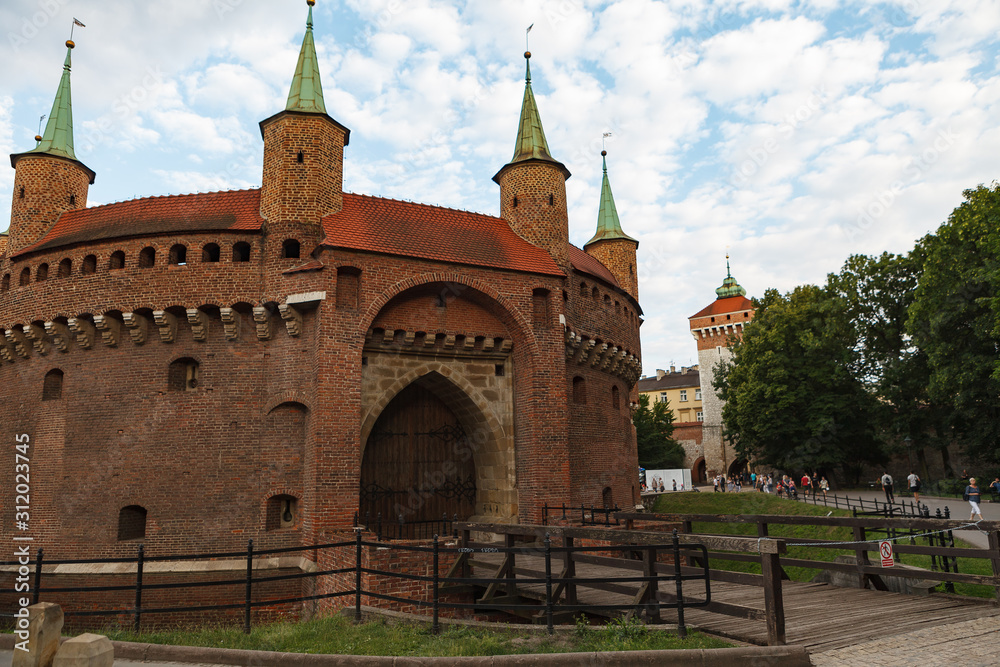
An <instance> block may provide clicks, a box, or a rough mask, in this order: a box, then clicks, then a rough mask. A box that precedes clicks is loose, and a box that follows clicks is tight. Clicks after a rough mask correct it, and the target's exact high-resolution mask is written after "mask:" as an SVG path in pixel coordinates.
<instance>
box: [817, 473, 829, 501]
mask: <svg viewBox="0 0 1000 667" xmlns="http://www.w3.org/2000/svg"><path fill="white" fill-rule="evenodd" d="M819 488H821V489H822V490H823V498H824V499H826V492H827V491H829V490H830V482H828V481H826V477H824V478H823V479H821V480H819Z"/></svg>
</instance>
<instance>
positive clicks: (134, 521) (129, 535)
mask: <svg viewBox="0 0 1000 667" xmlns="http://www.w3.org/2000/svg"><path fill="white" fill-rule="evenodd" d="M144 537H146V508H145V507H140V506H139V505H129V506H128V507H123V508H122V509H121V511H120V512H118V541H119V542H126V541H128V540H141V539H143V538H144Z"/></svg>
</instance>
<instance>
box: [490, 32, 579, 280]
mask: <svg viewBox="0 0 1000 667" xmlns="http://www.w3.org/2000/svg"><path fill="white" fill-rule="evenodd" d="M524 58H525V63H526V65H525V71H526V73H525V83H524V101H523V102H522V104H521V121H520V123H519V125H518V128H517V142H516V143H515V145H514V157H513V158H511V160H510V162H508V163H507V164H506V165H504V167H503V168H502V169H501V170H500V171H498V172H497V174H496V176H494V177H493V180H494V181H496V182H497V184H499V185H500V217H502V218H504V219H505V220H506V221H507V222H508V223H510V226H511V228H512V229H513V230H514V232H515V233H517V234H518V236H520V237H521V238H523V239H524V240H526V241H528V242H529V243H532V244H534V245H536V246H539V247H541V248H545V249H546V250H548V251H549V254H551V255H552V258H553V259H554V260H555V261H556V264H558V265H559V266H561V267H563V268H564V269H566V270H567V271H569V268H570V262H569V215H568V213H567V207H566V179H568V178H569V177H570V173H569V170H568V169H567V168H566V166H565V165H563V163H561V162H559V161H558V160H556V159H555V158H553V157H552V155H551V154H550V153H549V145H548V142H547V141H546V140H545V131H544V130H543V129H542V120H541V118H540V117H539V115H538V107H537V105H536V104H535V94H534V93H533V92H532V90H531V63H530V60H529V59H530V58H531V52H530V51H526V52H525V54H524Z"/></svg>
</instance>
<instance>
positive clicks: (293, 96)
mask: <svg viewBox="0 0 1000 667" xmlns="http://www.w3.org/2000/svg"><path fill="white" fill-rule="evenodd" d="M307 2H308V3H309V20H308V21H307V22H306V34H305V37H303V38H302V50H301V51H299V63H298V65H297V66H296V67H295V77H294V78H293V79H292V89H291V90H290V91H289V92H288V104H286V105H285V111H305V112H307V113H323V114H325V113H326V103H325V102H324V101H323V83H322V82H321V81H320V77H319V63H318V60H317V58H316V43H315V42H314V41H313V10H312V8H313V5H314V4H316V2H315V0H307Z"/></svg>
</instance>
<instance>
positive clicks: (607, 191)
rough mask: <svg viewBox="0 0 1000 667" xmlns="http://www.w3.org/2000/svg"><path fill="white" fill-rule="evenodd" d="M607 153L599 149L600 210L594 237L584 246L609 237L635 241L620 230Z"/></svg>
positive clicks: (606, 239) (609, 238)
mask: <svg viewBox="0 0 1000 667" xmlns="http://www.w3.org/2000/svg"><path fill="white" fill-rule="evenodd" d="M607 155H608V152H607V151H601V160H602V161H603V162H604V182H603V183H602V184H601V210H600V212H599V213H598V214H597V233H596V234H594V238H592V239H590V240H589V241H587V243H585V244H584V247H586V246H588V245H590V244H591V243H595V242H597V241H610V240H611V239H625V240H627V241H635V239H634V238H632V237H631V236H629V235H628V234H626V233H625V232H623V231H622V224H621V221H620V220H619V219H618V208H617V207H616V206H615V196H614V195H613V194H611V181H610V180H608V157H607Z"/></svg>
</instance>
